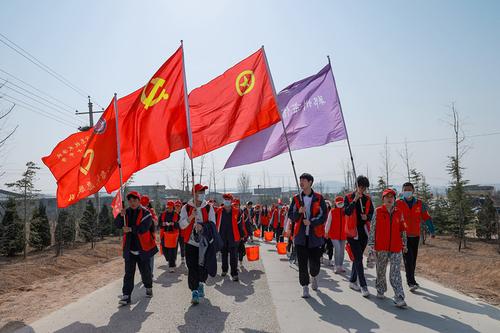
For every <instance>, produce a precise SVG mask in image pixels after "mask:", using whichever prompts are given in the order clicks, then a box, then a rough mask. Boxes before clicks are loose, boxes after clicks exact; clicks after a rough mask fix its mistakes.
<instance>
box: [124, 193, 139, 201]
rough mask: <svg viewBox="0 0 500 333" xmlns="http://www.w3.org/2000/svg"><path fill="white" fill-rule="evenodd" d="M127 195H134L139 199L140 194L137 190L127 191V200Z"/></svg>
mask: <svg viewBox="0 0 500 333" xmlns="http://www.w3.org/2000/svg"><path fill="white" fill-rule="evenodd" d="M129 197H136V198H137V199H141V195H140V194H139V192H137V191H131V192H128V194H127V200H128V199H129Z"/></svg>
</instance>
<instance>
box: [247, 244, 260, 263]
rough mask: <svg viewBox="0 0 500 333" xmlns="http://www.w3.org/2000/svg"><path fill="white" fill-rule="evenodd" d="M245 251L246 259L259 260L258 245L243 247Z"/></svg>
mask: <svg viewBox="0 0 500 333" xmlns="http://www.w3.org/2000/svg"><path fill="white" fill-rule="evenodd" d="M245 251H246V253H247V260H248V261H256V260H259V247H258V246H248V247H247V248H245Z"/></svg>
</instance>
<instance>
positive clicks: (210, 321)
mask: <svg viewBox="0 0 500 333" xmlns="http://www.w3.org/2000/svg"><path fill="white" fill-rule="evenodd" d="M228 316H229V312H223V311H222V310H221V309H220V307H218V306H213V305H212V303H210V300H208V299H203V300H202V301H201V302H200V304H199V305H196V306H191V307H189V308H188V310H187V311H186V313H185V314H184V322H185V324H183V325H180V326H178V327H177V329H178V330H179V332H180V333H194V332H203V333H219V332H223V331H224V327H225V325H226V320H227V317H228Z"/></svg>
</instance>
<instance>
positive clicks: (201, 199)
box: [198, 193, 206, 201]
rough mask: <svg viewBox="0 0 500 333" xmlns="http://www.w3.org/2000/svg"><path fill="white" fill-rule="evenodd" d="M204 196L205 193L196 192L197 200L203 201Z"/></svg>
mask: <svg viewBox="0 0 500 333" xmlns="http://www.w3.org/2000/svg"><path fill="white" fill-rule="evenodd" d="M205 197H206V195H205V193H198V200H199V201H205Z"/></svg>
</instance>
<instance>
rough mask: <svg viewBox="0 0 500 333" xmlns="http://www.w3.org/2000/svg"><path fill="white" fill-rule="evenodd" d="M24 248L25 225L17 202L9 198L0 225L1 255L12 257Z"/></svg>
mask: <svg viewBox="0 0 500 333" xmlns="http://www.w3.org/2000/svg"><path fill="white" fill-rule="evenodd" d="M23 248H24V237H23V225H22V222H21V219H20V218H19V215H18V214H17V207H16V201H15V200H14V198H9V199H8V200H7V203H6V204H5V214H4V216H3V219H2V224H1V225H0V254H1V255H6V256H8V257H12V256H14V255H15V254H16V253H18V252H21V251H22V250H23Z"/></svg>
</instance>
